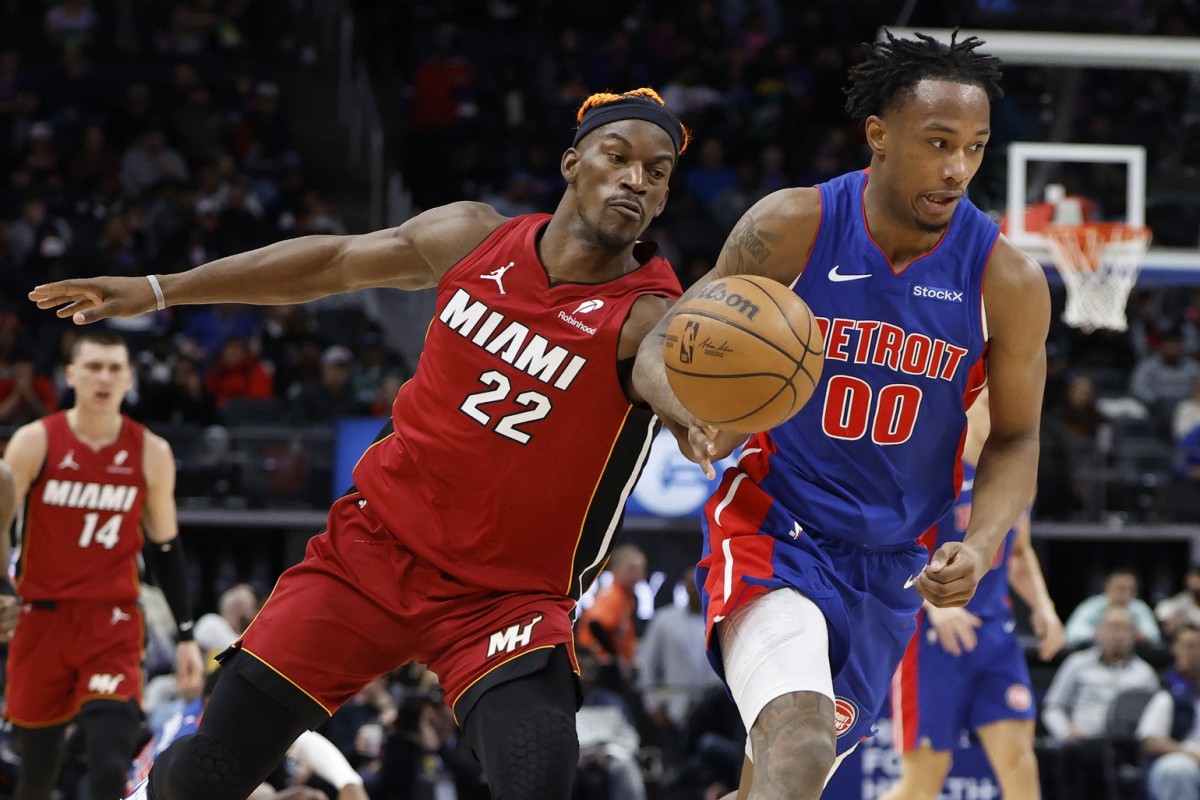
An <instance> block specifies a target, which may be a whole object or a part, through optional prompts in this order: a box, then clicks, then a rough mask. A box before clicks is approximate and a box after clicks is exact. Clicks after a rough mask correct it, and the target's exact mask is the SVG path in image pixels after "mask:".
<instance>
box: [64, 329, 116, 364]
mask: <svg viewBox="0 0 1200 800" xmlns="http://www.w3.org/2000/svg"><path fill="white" fill-rule="evenodd" d="M88 342H91V343H92V344H98V345H101V346H103V347H124V348H125V352H126V353H128V352H129V345H128V344H127V343H126V341H125V337H124V336H122V335H121V334H119V333H117V332H116V331H113V330H108V329H107V328H93V329H88V330H86V331H84V332H83V333H81V334H79V336H78V338H76V339H75V344H73V345H71V360H72V361H74V360H75V359H77V358H79V351H80V350H81V349H82V348H83V346H84V345H85V344H86V343H88Z"/></svg>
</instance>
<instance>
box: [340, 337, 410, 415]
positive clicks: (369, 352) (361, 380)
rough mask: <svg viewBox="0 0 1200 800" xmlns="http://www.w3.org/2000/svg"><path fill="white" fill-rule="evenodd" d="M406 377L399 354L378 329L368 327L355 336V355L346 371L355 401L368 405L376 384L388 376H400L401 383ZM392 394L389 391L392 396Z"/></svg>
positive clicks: (373, 397)
mask: <svg viewBox="0 0 1200 800" xmlns="http://www.w3.org/2000/svg"><path fill="white" fill-rule="evenodd" d="M408 377H409V371H408V369H407V368H406V366H405V365H404V363H403V362H402V361H401V360H400V357H399V356H397V355H396V354H395V353H393V352H392V351H391V350H389V349H388V348H387V345H385V344H384V341H383V337H382V336H380V335H379V333H378V331H376V330H369V331H367V332H366V333H364V334H363V335H362V336H360V337H359V339H358V358H356V359H355V360H354V366H353V369H351V371H350V383H351V384H352V385H353V386H354V396H355V397H356V398H357V399H358V402H360V403H362V404H364V405H367V406H369V405H371V404H372V403H374V402H375V400H376V398H377V397H378V396H379V387H380V386H381V385H382V384H383V383H384V382H385V381H386V380H387V379H388V378H400V379H401V382H403V381H404V380H407V379H408ZM397 388H398V387H397ZM395 396H396V395H395V392H393V393H392V397H395ZM388 406H389V407H390V406H391V404H390V403H389V404H388Z"/></svg>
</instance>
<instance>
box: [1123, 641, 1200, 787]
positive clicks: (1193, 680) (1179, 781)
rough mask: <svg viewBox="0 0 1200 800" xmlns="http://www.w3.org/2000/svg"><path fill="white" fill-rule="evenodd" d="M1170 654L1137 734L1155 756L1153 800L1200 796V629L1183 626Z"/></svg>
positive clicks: (1151, 783) (1151, 776)
mask: <svg viewBox="0 0 1200 800" xmlns="http://www.w3.org/2000/svg"><path fill="white" fill-rule="evenodd" d="M1171 653H1172V655H1174V657H1175V664H1174V666H1173V667H1171V668H1170V669H1168V670H1167V671H1166V672H1165V673H1163V687H1164V688H1163V689H1162V690H1161V691H1159V692H1158V694H1156V695H1154V697H1152V698H1151V699H1150V703H1149V705H1147V706H1146V710H1145V711H1144V712H1142V718H1141V720H1140V721H1139V722H1138V727H1137V736H1138V738H1139V739H1140V740H1141V741H1142V748H1143V750H1144V751H1145V753H1146V755H1147V756H1149V757H1150V758H1151V759H1153V763H1151V765H1150V771H1149V776H1148V781H1147V783H1148V785H1149V789H1150V800H1200V628H1196V627H1195V626H1193V625H1191V624H1185V625H1184V626H1183V627H1182V628H1180V629H1179V631H1178V633H1177V634H1176V636H1175V641H1174V642H1173V643H1172V644H1171Z"/></svg>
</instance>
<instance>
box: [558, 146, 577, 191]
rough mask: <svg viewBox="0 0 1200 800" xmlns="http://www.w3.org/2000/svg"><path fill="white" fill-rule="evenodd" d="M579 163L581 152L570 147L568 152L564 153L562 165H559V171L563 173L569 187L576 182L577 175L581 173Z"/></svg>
mask: <svg viewBox="0 0 1200 800" xmlns="http://www.w3.org/2000/svg"><path fill="white" fill-rule="evenodd" d="M579 161H580V155H579V151H578V150H576V149H575V148H574V147H568V148H567V151H566V152H565V153H563V157H562V163H561V164H559V171H560V172H561V173H562V176H563V180H564V181H566V182H567V184H568V185H569V184H572V183H574V182H575V175H576V174H577V173H578V172H579Z"/></svg>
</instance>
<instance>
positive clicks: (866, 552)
mask: <svg viewBox="0 0 1200 800" xmlns="http://www.w3.org/2000/svg"><path fill="white" fill-rule="evenodd" d="M702 522H703V527H704V531H705V538H704V555H703V558H702V559H701V561H700V565H699V567H698V568H697V572H696V583H697V586H698V587H699V589H700V593H701V599H702V601H703V603H704V609H705V619H706V620H707V622H708V628H707V638H708V656H709V660H710V661H711V662H712V664H713V668H714V669H715V670H716V671H717V674H718V675H721V677H722V679H724V670H723V668H722V665H721V657H720V652H719V649H720V648H719V641H718V639H717V638H716V637H714V636H713V625H714V624H715V623H716V622H718V621H720V620H721V619H722V618H724V617H726V616H728V615H729V614H730V613H732V612H733V610H734V609H736V608H737V607H738V606H740V605H741V604H743V603H745V602H746V601H747V600H749V599H751V598H753V597H756V596H758V595H761V594H764V593H766V592H768V591H771V590H772V589H782V588H789V587H790V588H793V589H796V590H798V591H799V592H800V593H801V594H803V595H804V596H805V597H807V598H808V599H810V600H812V601H813V603H815V604H816V605H817V607H818V608H820V609H821V613H822V614H824V616H825V621H826V623H827V624H828V628H829V661H830V667H831V669H832V673H833V691H834V695H835V698H834V707H835V719H834V731H835V733H836V734H837V751H838V753H839V754H840V753H844V752H846V751H847V750H849V749H850V748H851V747H853V746H854V745H855V744H857V743H858V742H859V741H860V740H862V739H863V738H865V737H867V736H870V735H871V734H872V733H873V731H874V724H875V721H876V719H878V717H879V712H880V710H881V709H882V708H883V705H884V703H885V702H887V697H888V687H889V685H890V684H891V680H892V674H893V673H894V672H895V670H896V665H897V664H898V663H899V662H900V658H901V656H902V655H903V654H904V649H905V647H906V646H907V645H908V642H909V640H910V639H911V637H912V634H913V631H914V630H915V629H916V614H917V611H918V610H919V609H920V607H921V597H920V595H918V594H917V590H916V589H914V588H912V579H913V578H914V577H916V575H918V574H919V573H920V571H921V569H922V568H923V567H924V566H925V564H926V563H927V562H928V560H929V551H928V550H926V549H925V548H924V547H923V546H921V545H918V544H917V543H916V542H912V543H911V544H905V545H901V546H900V547H892V548H887V549H878V550H876V549H871V548H866V547H863V546H862V545H860V544H853V543H849V542H844V541H841V540H836V539H830V538H826V537H822V536H821V534H820V533H818V532H816V531H807V530H806V531H801V530H799V528H798V525H797V524H796V522H795V520H794V518H793V517H792V515H791V514H790V513H788V510H787V509H786V508H784V507H783V506H782V505H781V504H779V503H777V502H775V501H774V500H773V499H772V498H771V497H770V496H769V495H768V494H767V493H766V492H764V491H763V490H762V489H761V488H760V487H759V486H758V484H757V483H755V482H754V480H753V479H752V478H751V477H750V475H748V474H746V473H745V472H743V471H742V470H740V469H738V468H732V469H729V470H727V471H726V472H725V475H724V477H723V478H722V481H721V485H720V488H718V490H717V491H716V492H715V493H714V494H713V496H712V497H711V498H710V499H709V501H708V503H707V504H706V505H705V507H704V517H703V520H702Z"/></svg>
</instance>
